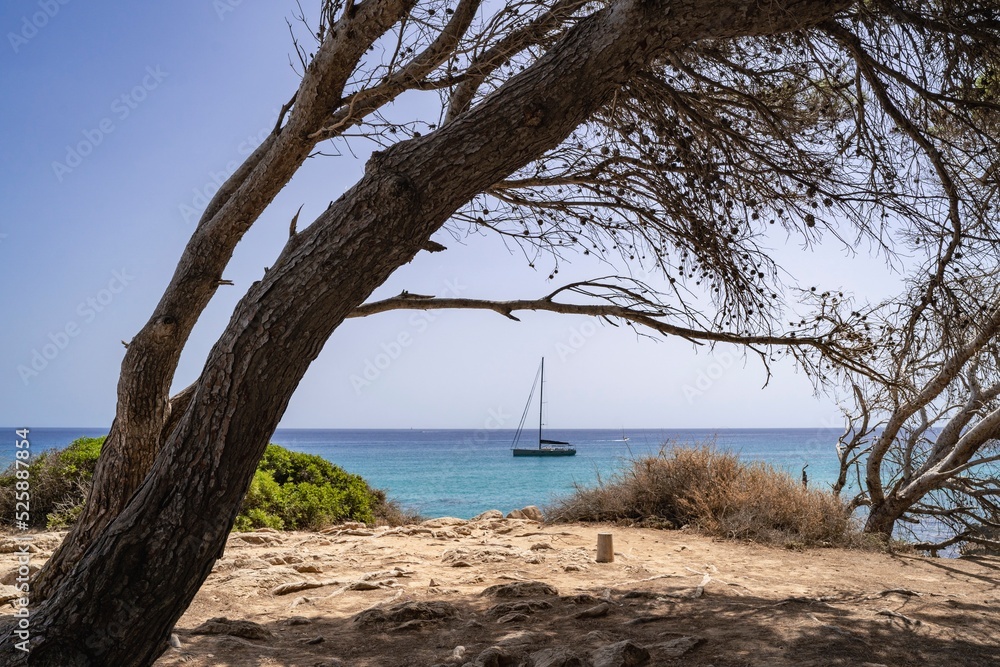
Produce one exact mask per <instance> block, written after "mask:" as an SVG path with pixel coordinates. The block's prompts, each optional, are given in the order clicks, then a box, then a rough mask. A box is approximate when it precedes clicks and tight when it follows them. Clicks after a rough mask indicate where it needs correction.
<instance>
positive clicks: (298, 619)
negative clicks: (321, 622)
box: [281, 616, 312, 625]
mask: <svg viewBox="0 0 1000 667" xmlns="http://www.w3.org/2000/svg"><path fill="white" fill-rule="evenodd" d="M310 623H312V621H310V620H309V619H308V618H306V617H305V616H289V617H288V618H286V619H285V620H284V621H282V622H281V624H282V625H309V624H310Z"/></svg>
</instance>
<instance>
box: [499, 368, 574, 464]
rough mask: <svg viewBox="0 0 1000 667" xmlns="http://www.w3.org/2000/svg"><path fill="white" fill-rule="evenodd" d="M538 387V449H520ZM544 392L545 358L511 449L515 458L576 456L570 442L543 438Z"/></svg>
mask: <svg viewBox="0 0 1000 667" xmlns="http://www.w3.org/2000/svg"><path fill="white" fill-rule="evenodd" d="M536 386H537V387H538V447H518V444H519V442H520V440H521V434H522V433H523V431H524V422H525V421H526V420H527V418H528V409H529V408H530V407H531V399H532V397H534V395H535V387H536ZM544 392H545V357H542V363H541V365H539V367H538V373H536V374H535V382H534V383H533V384H532V385H531V393H529V394H528V402H527V403H526V404H525V405H524V413H523V414H522V415H521V423H520V424H519V425H518V427H517V433H515V434H514V442H513V443H512V445H511V448H512V449H513V450H514V456H576V449H574V448H573V447H572V446H570V444H569V443H568V442H563V441H561V440H546V439H545V438H543V437H542V406H543V405H545V401H544Z"/></svg>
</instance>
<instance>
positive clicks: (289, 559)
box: [264, 556, 302, 565]
mask: <svg viewBox="0 0 1000 667" xmlns="http://www.w3.org/2000/svg"><path fill="white" fill-rule="evenodd" d="M264 560H266V561H267V562H268V563H270V564H271V565H295V564H296V563H301V562H302V559H301V558H299V557H298V556H270V557H266V556H265V558H264Z"/></svg>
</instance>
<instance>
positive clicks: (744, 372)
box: [0, 0, 898, 429]
mask: <svg viewBox="0 0 1000 667" xmlns="http://www.w3.org/2000/svg"><path fill="white" fill-rule="evenodd" d="M314 4H315V3H303V6H305V7H306V9H307V11H309V10H310V9H312V8H313V5H314ZM294 11H295V3H294V2H291V1H284V0H282V1H281V2H273V3H251V2H242V0H214V1H213V0H178V1H177V2H174V3H148V4H147V3H140V4H137V5H130V6H128V7H127V8H125V7H123V6H122V5H120V4H114V3H102V2H96V3H95V2H80V1H74V0H61V1H60V0H33V1H31V2H25V1H20V0H17V1H11V2H7V3H5V4H4V5H3V7H2V9H0V28H2V33H3V35H4V41H3V44H2V45H0V83H2V86H3V89H4V90H6V91H7V95H8V102H7V104H6V111H5V112H4V121H5V122H4V123H3V124H0V141H2V146H3V149H4V153H5V159H4V161H3V164H2V166H0V169H2V176H0V197H2V201H3V209H2V210H3V215H2V217H0V254H2V258H3V262H2V268H0V271H2V273H3V281H4V283H3V284H4V285H5V286H6V289H5V290H3V294H2V296H0V299H2V306H3V312H4V313H5V315H6V326H5V327H4V328H3V332H2V333H0V350H2V351H0V374H2V375H3V377H4V380H3V383H2V385H0V386H2V388H3V394H2V399H3V400H2V406H0V424H7V425H28V426H105V425H109V424H110V422H111V420H112V418H113V416H114V409H115V400H116V398H115V386H116V382H117V378H118V372H119V365H120V362H121V358H122V355H123V352H124V347H123V345H122V341H127V340H128V339H130V338H131V337H132V336H133V335H134V333H135V332H136V331H137V330H138V329H139V328H140V327H141V326H142V324H143V323H144V322H145V320H146V319H147V318H148V316H149V314H150V312H151V311H152V308H153V306H154V304H155V303H156V301H157V300H158V299H159V297H160V295H161V294H162V290H163V288H164V287H165V286H166V284H167V281H168V280H169V278H170V275H171V273H172V271H173V268H174V266H175V264H176V261H177V259H178V257H179V256H180V253H181V251H182V249H183V247H184V244H185V242H186V241H187V238H188V237H189V235H190V234H191V232H192V230H193V227H194V222H195V220H196V219H197V214H198V213H200V210H201V207H203V206H204V202H205V201H206V199H207V197H209V196H210V195H211V193H212V192H213V191H214V187H215V185H214V183H215V182H217V181H221V180H222V179H224V178H225V176H226V175H228V173H229V172H231V171H232V170H233V168H234V166H235V165H236V164H238V162H239V161H240V160H242V159H243V158H244V157H245V156H246V155H247V154H249V152H250V151H251V150H252V148H253V147H254V146H256V144H257V143H258V142H259V140H260V139H261V138H263V136H265V134H266V132H267V131H268V130H269V129H270V128H271V127H272V126H273V124H274V119H275V117H276V113H277V110H278V108H279V107H280V106H281V104H282V103H283V102H285V101H286V100H287V99H288V98H289V96H290V95H291V93H292V92H293V91H294V89H295V87H296V85H297V76H296V75H295V73H294V72H293V71H292V70H291V68H290V67H289V64H288V63H289V56H290V54H292V46H291V41H290V38H289V34H288V28H287V26H286V24H285V19H286V18H291V16H292V13H293V12H294ZM293 57H294V56H293ZM406 103H408V102H407V101H405V100H404V101H401V102H399V104H406ZM352 148H354V149H355V151H356V152H357V154H358V156H359V158H360V159H355V158H354V157H352V156H351V155H349V154H345V155H342V156H340V157H329V158H322V159H316V160H311V161H310V163H309V164H308V165H307V167H306V168H305V169H303V170H302V172H301V173H300V174H299V175H297V176H296V177H295V179H294V180H293V181H292V183H291V184H290V185H289V186H288V187H287V188H286V189H285V190H284V191H283V192H282V193H281V194H280V195H279V196H278V198H277V199H276V201H275V202H274V203H273V204H272V205H271V206H270V207H269V208H268V210H267V211H266V212H265V214H264V215H263V217H262V218H261V219H260V220H259V221H258V222H257V223H256V225H255V227H254V228H253V229H252V230H251V231H250V233H249V234H248V235H247V236H246V238H245V240H244V242H243V244H242V245H241V246H240V248H239V249H238V250H237V253H236V255H235V257H234V259H233V262H232V264H231V266H230V268H229V269H228V270H227V271H226V274H225V277H226V278H228V279H231V280H233V281H234V282H235V286H234V287H223V288H222V289H221V290H220V292H219V294H218V296H217V297H216V298H215V300H214V301H213V303H212V304H211V306H210V307H209V309H208V310H207V311H206V312H205V314H204V315H203V317H202V319H201V321H200V322H199V324H198V327H197V328H196V330H195V333H194V335H193V338H192V341H191V343H190V344H189V346H188V349H187V350H186V352H185V355H184V358H183V359H182V362H181V367H180V369H179V371H178V376H177V382H176V387H177V388H180V387H183V386H185V385H186V384H188V383H190V382H191V381H193V380H194V379H195V378H196V377H197V376H198V373H199V372H200V369H201V367H202V364H203V362H204V359H205V355H206V353H207V351H208V350H209V349H210V346H211V345H212V343H213V342H214V341H215V339H216V338H217V336H218V335H219V333H220V332H221V331H222V329H223V328H224V327H225V325H226V323H227V322H228V319H229V316H230V314H231V312H232V309H233V306H234V305H235V303H236V301H237V300H238V298H239V297H240V296H242V294H243V292H244V291H245V289H246V288H247V287H248V285H249V284H250V283H251V282H253V281H254V280H256V279H258V278H259V277H260V275H261V274H262V272H263V270H264V267H266V266H269V265H270V264H271V263H272V261H273V260H274V258H275V257H276V256H277V254H278V252H279V251H280V249H281V247H282V245H283V244H284V242H285V239H286V237H287V230H288V221H289V219H290V218H291V216H292V215H293V214H294V212H295V210H296V209H297V208H298V207H299V206H300V205H302V204H304V208H303V211H302V217H301V220H311V219H312V218H314V217H315V215H317V214H318V213H320V212H321V211H322V210H323V209H324V208H325V207H326V204H327V202H329V201H330V200H333V199H336V198H337V196H339V194H340V193H341V192H342V191H343V190H345V189H346V188H347V187H349V186H350V185H351V184H352V183H353V182H354V180H355V179H356V178H357V176H358V175H359V174H360V168H361V166H362V164H363V157H364V155H365V154H366V153H367V151H369V150H370V147H366V146H365V145H364V143H363V142H361V141H360V140H359V141H358V142H356V143H355V144H353V145H352ZM438 238H439V240H440V241H441V242H442V243H443V244H444V245H446V246H448V251H447V252H443V253H436V254H433V255H431V254H428V253H421V254H420V255H419V256H418V257H417V259H416V260H414V262H412V263H411V264H409V265H407V266H405V267H403V268H401V269H400V270H399V271H398V272H397V274H396V275H394V276H393V277H392V278H391V279H390V281H389V282H388V283H387V284H386V285H384V286H383V287H382V288H380V289H379V291H378V292H377V295H379V296H387V295H391V294H396V293H398V292H399V291H400V290H402V289H407V290H409V291H412V292H419V293H431V294H438V295H448V294H452V295H462V296H469V297H472V296H483V297H492V298H521V297H530V296H541V295H544V294H546V293H548V292H550V291H551V290H552V289H554V287H555V286H556V283H553V282H550V281H548V280H547V277H548V269H547V268H539V269H538V270H537V271H535V270H533V269H530V268H528V267H527V263H526V261H525V260H524V258H523V257H521V256H520V255H519V254H512V253H510V252H509V251H508V250H507V249H506V248H505V247H504V245H503V244H502V243H501V242H500V241H499V240H498V239H497V238H492V237H483V236H472V237H469V238H465V239H462V240H461V241H456V240H455V239H453V238H452V237H451V236H449V235H448V234H447V233H444V232H442V233H441V234H440V235H439V237H438ZM771 241H772V242H773V244H774V246H775V252H776V254H777V256H778V257H780V258H781V260H782V261H783V262H784V263H785V265H786V266H787V267H788V268H789V269H790V270H791V272H792V273H793V274H795V275H796V276H798V277H800V278H801V279H803V280H805V281H807V282H808V281H814V282H815V283H816V284H818V285H822V287H823V289H844V290H846V291H851V292H854V293H856V294H858V295H859V296H861V297H864V296H869V297H871V298H878V297H881V296H883V295H885V294H886V293H887V291H888V288H889V287H890V286H892V285H893V284H895V282H896V281H897V280H898V277H896V276H894V275H893V274H892V273H891V272H890V271H889V270H888V269H887V268H886V266H885V264H884V262H883V260H881V259H879V258H872V257H868V256H866V255H865V254H864V252H862V253H861V254H860V255H858V256H851V255H849V254H848V253H847V252H845V250H844V248H843V247H842V246H839V245H835V244H833V243H831V244H828V245H823V246H821V247H819V248H816V249H808V250H807V249H804V248H802V247H801V245H800V243H799V241H798V240H796V239H794V238H793V239H786V238H785V237H784V236H780V237H775V238H773V239H771ZM546 266H547V264H546ZM561 268H562V270H561V272H560V276H559V277H560V280H562V281H568V280H571V279H574V278H577V277H585V276H590V277H596V276H599V275H603V274H606V273H607V272H608V269H607V267H606V266H601V265H600V264H598V263H597V262H595V261H593V259H592V258H588V259H587V260H586V261H584V258H582V257H581V258H578V259H577V260H574V261H573V262H572V263H570V264H569V265H563V266H562V267H561ZM542 356H545V357H546V358H547V365H546V368H547V379H548V382H547V385H546V390H547V398H548V400H547V421H548V423H549V424H550V425H552V426H554V427H562V428H593V427H614V428H617V427H624V428H626V429H627V428H629V427H632V428H639V427H651V428H652V427H665V428H670V427H677V428H681V427H705V428H715V427H717V428H730V427H769V426H774V427H814V426H817V427H818V426H825V427H829V426H840V424H841V419H840V417H839V412H838V410H837V408H836V406H835V404H834V402H833V401H832V400H831V399H829V398H826V397H817V396H815V395H814V393H813V389H812V386H811V384H810V382H809V381H808V379H807V378H806V377H805V376H804V375H803V374H802V373H801V372H797V371H796V369H795V368H794V367H792V366H791V365H790V364H784V363H779V364H777V365H776V366H775V368H774V377H773V378H772V379H771V382H770V384H769V385H768V386H767V387H766V388H764V389H762V388H761V387H762V384H763V382H764V380H765V377H766V375H765V372H764V369H763V367H762V365H761V363H760V362H759V361H758V360H757V359H756V358H755V357H753V356H750V357H746V358H744V357H743V356H742V354H741V352H740V351H739V350H736V349H733V348H727V347H719V348H717V349H716V350H714V351H710V350H707V349H706V348H700V349H697V348H695V347H694V346H692V345H691V344H690V343H687V342H685V341H682V340H667V341H660V342H656V341H652V340H649V339H645V338H639V337H637V336H636V335H635V333H634V332H632V331H630V330H629V329H627V328H614V327H610V326H607V325H602V324H600V323H599V322H598V321H597V320H594V319H592V318H573V317H568V316H562V315H554V314H531V313H526V314H524V316H523V317H522V322H520V323H516V322H512V321H509V320H507V319H505V318H502V317H500V316H498V315H495V314H490V313H473V312H441V311H438V312H435V313H431V314H420V313H416V312H401V313H389V314H383V315H377V316H374V317H370V318H366V319H364V320H351V321H348V322H347V323H345V324H344V325H343V326H341V327H340V328H339V329H338V330H337V331H336V332H335V333H334V335H333V337H332V338H331V340H330V341H329V342H328V344H327V345H326V348H325V349H324V351H323V353H322V354H321V356H320V357H319V359H318V360H317V361H316V362H315V363H314V364H313V367H312V368H311V369H310V370H309V372H308V374H307V375H306V377H305V378H304V380H303V382H302V384H301V385H300V387H299V389H298V391H297V393H296V395H295V396H294V398H293V399H292V401H291V404H290V406H289V409H288V411H287V413H286V415H285V418H284V420H283V421H282V424H281V425H282V426H284V427H330V428H338V427H344V428H347V427H372V428H379V427H382V428H408V427H456V428H490V427H492V426H491V425H497V424H499V425H501V426H502V427H505V428H513V427H515V426H516V422H517V420H518V418H519V416H520V413H521V410H522V408H523V402H524V400H525V399H526V397H527V392H528V389H529V388H530V385H531V381H532V378H533V376H534V373H535V369H536V367H537V364H538V359H539V358H540V357H542ZM498 417H499V419H498Z"/></svg>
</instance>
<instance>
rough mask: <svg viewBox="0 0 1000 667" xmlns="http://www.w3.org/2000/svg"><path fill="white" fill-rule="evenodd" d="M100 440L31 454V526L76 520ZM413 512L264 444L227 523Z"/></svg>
mask: <svg viewBox="0 0 1000 667" xmlns="http://www.w3.org/2000/svg"><path fill="white" fill-rule="evenodd" d="M103 444H104V437H99V438H78V439H76V440H74V441H73V442H72V443H70V444H69V445H68V446H67V447H65V448H64V449H58V450H56V449H54V450H49V451H46V452H42V453H41V454H39V455H38V456H36V457H35V458H34V459H33V460H32V462H31V464H30V465H29V466H28V474H29V476H30V479H31V491H32V497H31V501H32V512H31V518H32V524H31V527H32V528H48V529H63V528H67V527H69V526H71V525H72V524H73V523H74V522H75V521H76V520H77V518H78V517H79V516H80V513H81V512H82V511H83V506H84V501H85V500H86V498H87V493H88V492H89V491H90V485H91V480H92V478H93V475H94V469H95V468H96V466H97V460H98V457H99V455H100V452H101V446H102V445H103ZM16 482H17V478H16V476H15V470H14V468H13V467H11V468H10V469H8V470H7V471H5V472H3V473H2V474H0V515H2V516H8V517H12V516H14V504H15V484H16ZM419 518H420V517H419V516H417V515H415V514H413V513H410V512H407V511H405V510H403V509H402V508H400V507H399V505H398V504H397V503H396V502H395V501H392V500H389V499H388V498H387V497H386V494H385V492H384V491H382V490H380V489H373V488H371V487H370V486H369V485H368V483H367V482H365V480H364V479H362V478H361V476H360V475H355V474H352V473H349V472H347V471H345V470H344V469H343V468H341V467H339V466H337V465H334V464H333V463H330V462H329V461H327V460H326V459H324V458H322V457H321V456H317V455H315V454H305V453H302V452H293V451H291V450H288V449H285V448H284V447H280V446H279V445H275V444H271V445H268V446H267V449H266V450H265V452H264V456H263V457H262V458H261V460H260V463H259V464H258V465H257V471H256V472H255V473H254V478H253V481H252V482H251V483H250V489H249V490H248V492H247V494H246V497H245V498H244V500H243V504H242V505H241V506H240V511H239V514H238V515H237V517H236V522H235V524H234V529H235V530H237V531H246V530H253V529H255V528H265V527H266V528H275V529H278V530H307V529H311V530H316V529H320V528H325V527H327V526H329V525H331V524H334V523H340V522H344V521H360V522H363V523H366V524H372V525H374V524H388V525H400V524H402V523H407V522H410V521H414V520H419Z"/></svg>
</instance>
